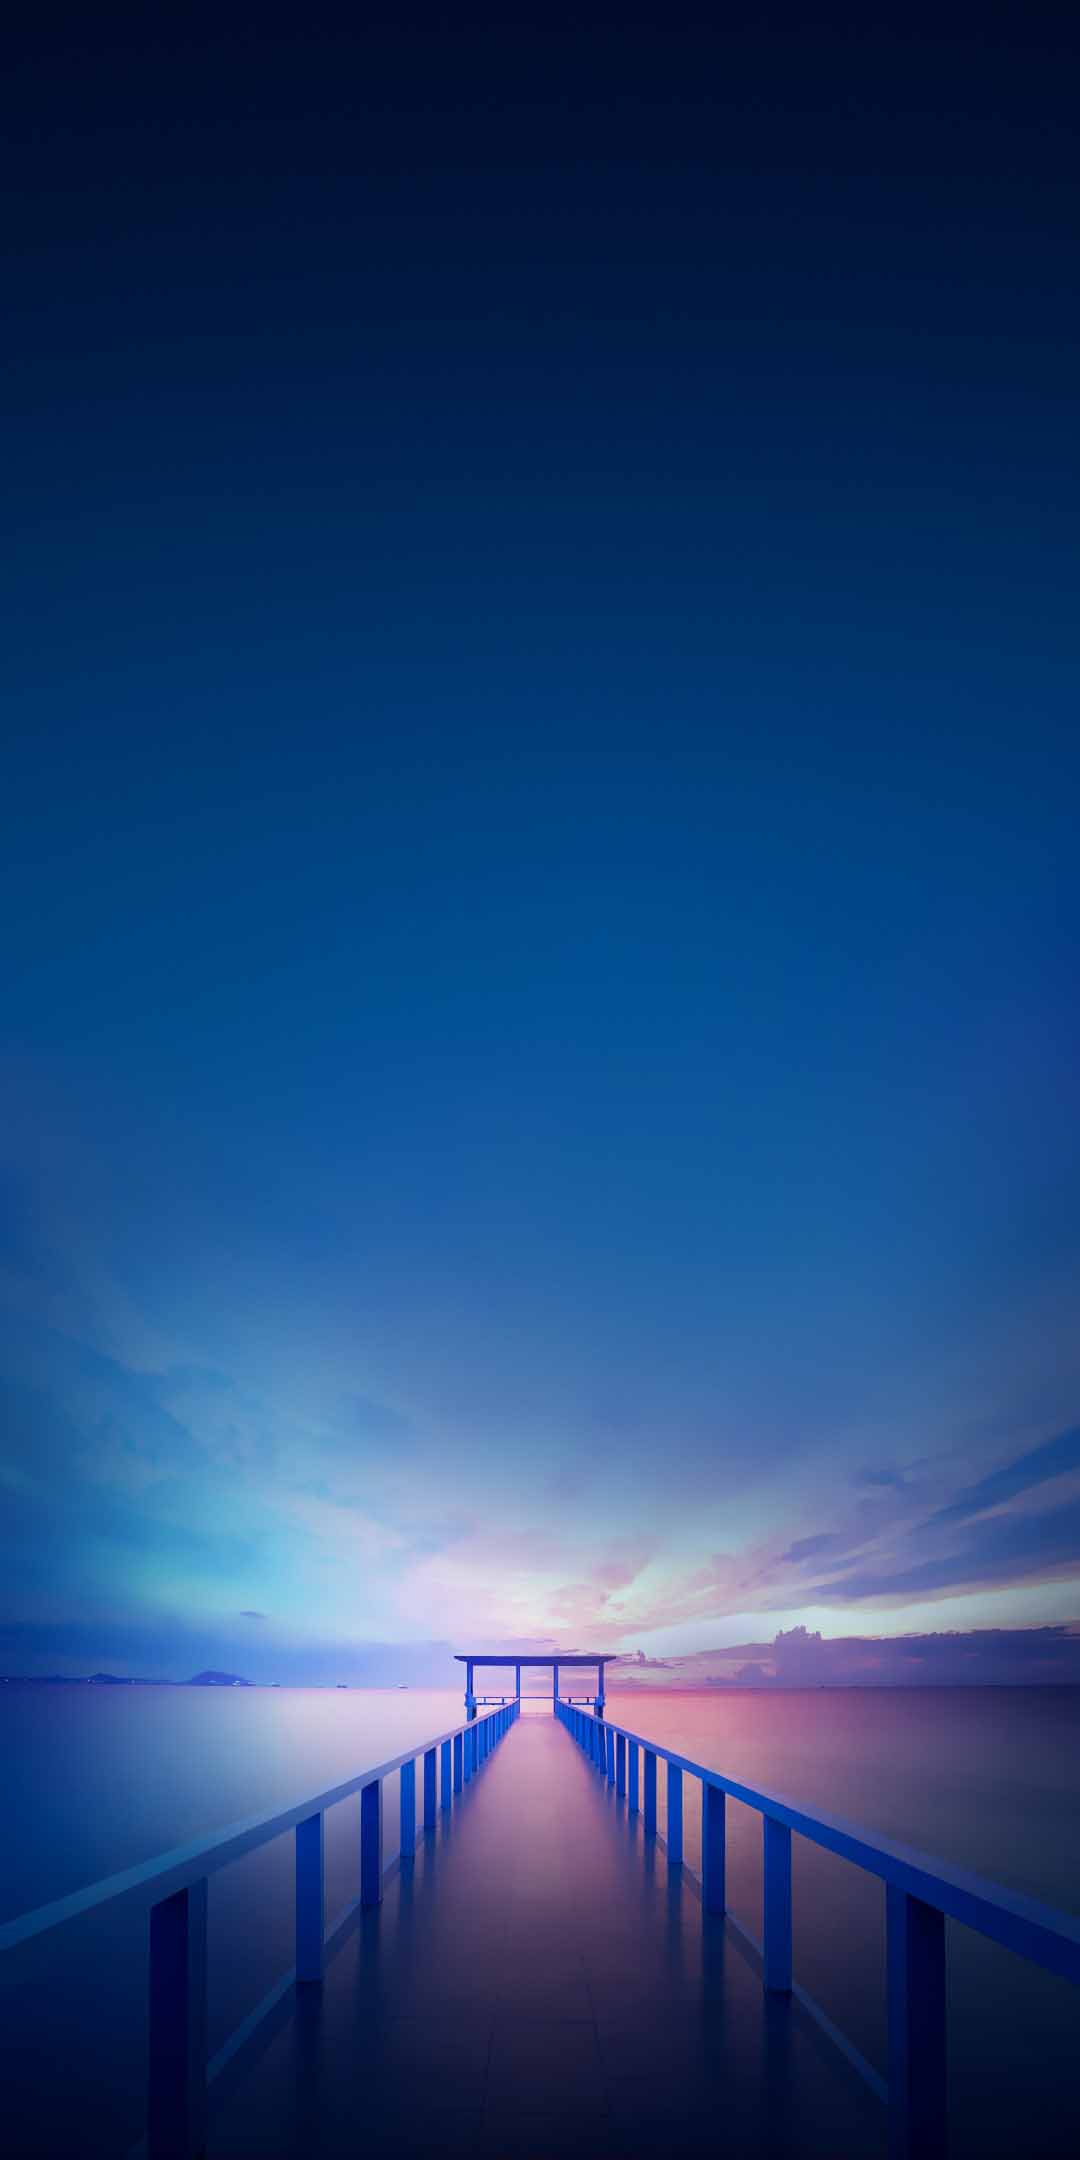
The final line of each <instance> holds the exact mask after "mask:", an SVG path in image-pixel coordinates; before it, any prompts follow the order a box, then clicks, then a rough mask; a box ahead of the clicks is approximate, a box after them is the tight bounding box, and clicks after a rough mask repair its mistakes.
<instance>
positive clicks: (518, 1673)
mask: <svg viewBox="0 0 1080 2160" xmlns="http://www.w3.org/2000/svg"><path fill="white" fill-rule="evenodd" d="M514 1676H515V1680H516V1683H517V1691H516V1700H517V1701H518V1702H520V1701H521V1667H520V1665H515V1667H514Z"/></svg>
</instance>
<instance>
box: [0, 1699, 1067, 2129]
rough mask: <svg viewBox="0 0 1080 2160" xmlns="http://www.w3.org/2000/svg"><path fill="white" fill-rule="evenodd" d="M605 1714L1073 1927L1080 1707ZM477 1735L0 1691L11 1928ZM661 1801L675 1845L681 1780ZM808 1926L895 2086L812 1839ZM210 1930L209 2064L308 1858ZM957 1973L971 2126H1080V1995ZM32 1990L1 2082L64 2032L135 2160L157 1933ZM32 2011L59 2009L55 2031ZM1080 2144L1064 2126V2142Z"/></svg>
mask: <svg viewBox="0 0 1080 2160" xmlns="http://www.w3.org/2000/svg"><path fill="white" fill-rule="evenodd" d="M535 1707H536V1710H537V1711H539V1710H540V1705H539V1704H537V1705H536V1706H535ZM608 1707H609V1715H610V1717H611V1719H612V1721H613V1722H615V1723H619V1724H624V1725H626V1726H628V1727H629V1728H630V1729H631V1730H634V1731H637V1732H639V1733H642V1734H644V1735H647V1736H649V1737H651V1738H654V1739H656V1740H658V1741H660V1742H661V1743H666V1744H667V1745H669V1746H671V1747H673V1748H677V1749H678V1750H679V1751H680V1752H682V1753H684V1754H686V1755H688V1756H690V1757H692V1758H694V1759H696V1760H698V1761H701V1762H703V1763H705V1764H707V1765H708V1766H710V1767H713V1768H716V1769H718V1770H726V1771H728V1772H729V1773H730V1774H731V1775H732V1776H733V1777H736V1778H740V1779H744V1780H745V1781H746V1782H747V1783H748V1784H753V1785H758V1786H761V1787H764V1788H765V1789H766V1790H771V1791H775V1792H778V1793H781V1794H784V1795H786V1796H787V1797H790V1798H791V1799H793V1800H796V1801H799V1802H801V1803H803V1804H805V1805H806V1806H807V1807H809V1808H812V1809H813V1808H817V1809H821V1810H823V1811H825V1812H828V1813H830V1814H834V1815H840V1816H844V1817H846V1818H847V1819H848V1820H850V1821H852V1822H854V1823H856V1824H858V1825H859V1826H860V1827H862V1828H864V1829H866V1830H867V1831H869V1832H870V1833H871V1834H872V1833H874V1832H877V1833H878V1834H880V1835H882V1836H885V1837H889V1838H894V1839H898V1840H900V1841H902V1842H905V1843H908V1844H911V1845H914V1846H917V1847H920V1848H922V1849H923V1850H924V1851H926V1852H927V1853H929V1854H930V1855H931V1856H933V1857H936V1858H939V1859H941V1860H942V1861H943V1862H946V1863H952V1864H955V1865H959V1866H962V1867H965V1868H969V1869H973V1870H975V1871H976V1872H978V1873H980V1874H984V1875H986V1876H988V1877H990V1878H991V1880H993V1881H996V1882H998V1883H1000V1884H1002V1885H1003V1886H1005V1887H1007V1888H1011V1889H1015V1890H1017V1891H1019V1892H1021V1893H1024V1894H1027V1895H1030V1896H1035V1897H1038V1898H1041V1899H1043V1900H1044V1901H1046V1902H1047V1903H1049V1904H1052V1905H1057V1906H1060V1907H1062V1908H1064V1909H1067V1910H1071V1911H1074V1912H1076V1911H1080V1867H1078V1862H1077V1853H1076V1846H1075V1842H1074V1840H1073V1837H1072V1818H1073V1815H1074V1812H1075V1808H1076V1802H1077V1798H1078V1795H1080V1691H1073V1690H1067V1689H1061V1690H1059V1689H971V1690H957V1689H949V1690H921V1689H920V1690H915V1689H912V1690H904V1691H895V1690H893V1691H890V1690H869V1689H867V1690H858V1691H855V1690H851V1691H845V1690H831V1689H829V1690H821V1689H819V1690H813V1691H808V1692H791V1693H781V1692H767V1691H760V1692H750V1691H747V1692H737V1693H736V1692H728V1691H717V1692H716V1693H711V1694H707V1695H705V1694H681V1693H679V1694H676V1693H670V1692H669V1693H661V1692H659V1691H656V1692H654V1691H645V1690H640V1691H639V1690H634V1691H633V1692H629V1691H627V1692H623V1693H621V1694H617V1695H615V1694H613V1695H611V1697H610V1698H609V1705H608ZM461 1715H462V1703H461V1696H460V1693H459V1692H457V1691H456V1690H454V1691H447V1692H445V1693H434V1692H432V1693H421V1692H419V1691H417V1692H412V1691H409V1692H405V1693H399V1692H387V1693H384V1692H382V1691H367V1692H363V1691H359V1690H350V1691H348V1692H338V1691H336V1690H327V1691H312V1690H285V1689H282V1690H269V1689H252V1690H250V1691H249V1690H236V1691H232V1690H230V1691H228V1692H225V1691H222V1692H214V1691H203V1690H195V1689H164V1688H162V1689H158V1688H139V1689H127V1688H116V1689H104V1688H102V1689H90V1688H85V1687H83V1688H79V1687H57V1688H49V1689H45V1688H40V1689H39V1688H17V1687H7V1688H4V1689H2V1690H0V1756H2V1759H3V1762H4V1764H5V1776H4V1780H3V1781H0V1831H2V1836H0V1915H2V1916H3V1917H7V1916H9V1915H10V1914H12V1913H14V1912H17V1911H22V1910H26V1909H27V1908H29V1907H32V1906H34V1905H37V1904H41V1903H43V1902H45V1901H47V1900H49V1899H51V1898H54V1897H58V1896H62V1895H63V1894H64V1893H66V1892H68V1891H70V1890H73V1889H75V1888H77V1887H79V1886H80V1885H82V1884H85V1883H88V1882H93V1881H96V1880H98V1879H99V1878H100V1877H102V1876H104V1875H108V1874H110V1873H113V1872H114V1871H116V1870H118V1869H120V1868H124V1867H128V1866H131V1865H132V1864H134V1863H136V1862H138V1861H140V1860H145V1859H148V1858H151V1857H153V1856H154V1855H155V1854H157V1853H160V1852H163V1851H165V1850H167V1849H168V1848H169V1847H170V1846H173V1845H176V1844H181V1843H184V1842H186V1841H187V1840H189V1839H191V1838H194V1837H197V1836H199V1835H201V1834H208V1833H211V1832H213V1831H215V1830H218V1829H221V1828H224V1827H225V1826H226V1825H228V1824H229V1823H232V1822H235V1821H237V1820H239V1819H242V1818H243V1817H246V1816H250V1815H259V1814H264V1813H270V1812H272V1811H273V1810H274V1809H276V1808H282V1807H285V1806H287V1805H289V1804H291V1803H292V1802H294V1801H298V1800H300V1799H303V1798H305V1797H307V1796H308V1795H309V1794H312V1793H314V1792H317V1791H318V1790H320V1789H322V1788H324V1787H326V1786H329V1785H332V1784H334V1783H335V1782H337V1781H339V1780H343V1779H345V1778H348V1777H351V1776H354V1775H355V1774H356V1773H357V1772H358V1771H360V1770H362V1769H364V1768H365V1767H367V1766H369V1765H371V1764H373V1763H377V1762H379V1761H380V1760H383V1759H385V1758H386V1757H387V1756H389V1755H393V1754H396V1753H398V1752H400V1751H401V1750H403V1749H404V1748H406V1747H408V1746H411V1745H416V1746H419V1745H421V1744H422V1743H423V1742H424V1741H426V1740H428V1739H429V1738H431V1737H432V1735H433V1734H434V1733H436V1732H438V1731H441V1730H444V1729H445V1728H446V1727H447V1726H450V1725H453V1724H456V1723H457V1722H458V1720H459V1719H460V1717H461ZM510 1744H511V1745H512V1744H513V1742H512V1740H511V1743H510ZM567 1745H568V1746H569V1745H570V1742H569V1740H568V1741H567ZM684 1797H685V1815H686V1857H687V1860H688V1862H689V1863H690V1864H691V1866H693V1867H694V1868H697V1867H698V1865H699V1863H700V1820H699V1800H700V1789H699V1787H698V1786H697V1784H696V1782H695V1781H693V1780H691V1779H687V1780H686V1788H685V1796H684ZM659 1798H660V1816H661V1827H663V1821H664V1799H665V1794H664V1780H663V1774H662V1773H661V1778H660V1794H659ZM385 1805H386V1817H385V1822H386V1852H387V1857H388V1858H389V1857H391V1856H392V1855H393V1853H394V1852H395V1851H396V1848H397V1780H396V1779H394V1780H392V1781H390V1783H389V1784H388V1787H387V1792H386V1802H385ZM355 1811H356V1802H355V1800H353V1801H351V1802H348V1803H346V1804H345V1805H343V1806H342V1807H340V1808H338V1809H336V1810H334V1811H333V1812H332V1814H331V1815H330V1816H329V1817H328V1820H327V1905H328V1910H329V1911H330V1912H331V1913H332V1912H334V1911H335V1910H336V1909H337V1908H338V1907H339V1906H340V1905H342V1904H343V1903H345V1902H346V1900H347V1899H348V1898H350V1897H351V1896H352V1895H354V1894H355V1890H356V1887H357V1866H358V1853H357V1821H356V1812H355ZM729 1814H730V1822H729V1853H730V1861H729V1866H730V1877H729V1901H730V1903H731V1904H732V1906H733V1908H734V1910H735V1912H736V1914H737V1915H738V1917H739V1918H740V1919H741V1920H742V1921H743V1922H744V1923H745V1925H746V1926H747V1927H748V1928H749V1929H750V1930H751V1932H753V1933H754V1934H757V1933H759V1932H760V1896H761V1887H760V1882H761V1878H760V1843H761V1829H760V1820H759V1818H758V1817H757V1816H755V1815H753V1814H752V1813H750V1812H749V1811H748V1810H745V1809H743V1808H740V1807H736V1806H734V1805H731V1806H730V1810H729ZM568 1827H569V1826H568ZM794 1917H795V1965H796V1977H797V1979H798V1980H799V1981H800V1982H801V1983H802V1984H803V1985H804V1986H805V1987H806V1988H808V1989H809V1991H810V1992H811V1993H812V1994H813V1995H814V1996H815V1997H816V1998H817V2000H818V2001H820V2002H821V2004H822V2006H823V2007H824V2008H825V2010H826V2011H827V2012H828V2014H829V2016H830V2017H832V2018H833V2019H834V2020H835V2022H836V2023H837V2025H839V2026H840V2027H841V2029H842V2030H843V2031H844V2032H845V2033H846V2034H847V2035H848V2036H849V2037H850V2039H851V2040H852V2041H853V2042H854V2043H855V2045H856V2046H857V2047H858V2048H860V2049H861V2051H862V2052H863V2053H864V2054H865V2055H866V2056H867V2058H868V2059H869V2060H870V2061H872V2062H873V2063H875V2065H877V2066H878V2067H882V2068H883V2067H884V1930H883V1899H882V1893H881V1890H880V1888H879V1886H878V1885H876V1884H875V1883H873V1882H872V1881H869V1880H867V1879H866V1878H865V1877H864V1876H862V1875H861V1873H860V1872H859V1871H858V1870H856V1869H854V1868H851V1867H849V1866H848V1865H846V1864H845V1863H844V1862H842V1861H839V1860H836V1859H834V1858H832V1857H831V1856H830V1855H828V1854H824V1853H821V1852H818V1851H816V1850H815V1849H814V1848H812V1847H810V1846H808V1845H807V1844H805V1843H804V1842H803V1841H801V1840H798V1839H796V1841H795V1851H794ZM210 1930H211V1968H210V1969H211V2002H210V2017H211V2033H210V2045H211V2048H212V2049H213V2048H215V2047H216V2046H218V2045H219V2044H220V2042H221V2041H222V2039H224V2038H225V2037H226V2035H227V2034H228V2033H229V2032H230V2031H231V2030H232V2029H233V2027H234V2026H235V2025H236V2024H237V2022H238V2021H239V2020H240V2019H241V2018H242V2017H243V2016H244V2015H245V2014H246V2013H247V2011H248V2010H249V2009H250V2008H251V2007H252V2006H253V2004H254V2003H255V2002H257V2001H258V2000H259V1998H260V1997H261V1995H262V1994H263V1993H264V1992H265V1990H266V1989H267V1988H268V1987H269V1986H270V1984H271V1983H272V1981H273V1980H275V1979H276V1978H277V1977H278V1975H279V1974H280V1972H281V1971H282V1970H284V1969H286V1968H287V1967H288V1966H289V1964H290V1963H291V1960H292V1850H291V1840H288V1839H284V1840H281V1841H279V1843H278V1844H277V1845H275V1846H273V1847H271V1848H269V1849H267V1850H266V1851H264V1852H260V1853H256V1854H253V1855H251V1856H249V1858H248V1859H246V1860H244V1861H243V1862H241V1863H239V1864H238V1865H236V1866H235V1867H233V1868H230V1869H229V1870H227V1871H225V1872H224V1873H223V1874H222V1875H220V1876H218V1877H217V1878H215V1879H214V1880H213V1882H212V1885H211V1905H210ZM949 1961H950V1963H949V1987H950V2012H951V2024H950V2043H951V2066H952V2078H953V2089H954V2093H955V2095H956V2098H957V2104H958V2112H959V2114H960V2115H963V2114H964V2112H965V2109H967V2107H968V2102H969V2101H970V2099H971V2096H972V2094H973V2093H976V2092H978V2093H979V2094H981V2095H982V2096H983V2098H984V2099H985V2096H986V2094H987V2092H992V2093H993V2094H994V2097H995V2108H996V2110H997V2113H998V2116H999V2120H1000V2124H1001V2126H1002V2129H1001V2135H1002V2142H1003V2149H1004V2144H1005V2126H1007V2125H1012V2124H1014V2123H1015V2127H1010V2128H1009V2135H1010V2136H1017V2137H1021V2130H1022V2124H1023V2118H1022V2116H1021V2115H1020V2114H1019V2112H1018V2109H1019V2100H1018V2095H1019V2094H1020V2093H1021V2092H1026V2093H1028V2094H1030V2091H1031V2089H1032V2086H1031V2080H1032V2078H1033V2077H1034V2078H1035V2079H1036V2080H1037V2081H1039V2082H1040V2083H1041V2087H1042V2090H1043V2092H1044V2095H1046V2094H1047V2093H1048V2092H1049V2091H1050V2090H1051V2088H1053V2089H1054V2090H1055V2093H1056V2098H1055V2105H1058V2104H1060V2105H1061V2106H1063V2107H1064V2106H1065V2104H1066V2102H1067V2101H1068V2102H1069V2104H1073V2103H1072V2102H1071V2095H1069V2094H1068V2093H1066V2092H1065V2091H1064V2087H1062V2088H1061V2089H1058V2088H1057V2086H1056V2081H1055V2080H1054V2078H1053V2066H1054V2064H1055V2063H1056V2062H1060V2064H1061V2065H1062V2074H1063V2077H1064V2072H1065V2070H1066V2069H1067V2068H1069V2067H1071V2058H1072V2053H1073V2052H1074V2050H1075V2038H1076V2032H1077V2023H1078V2020H1077V2010H1078V2004H1077V1997H1076V1992H1075V1991H1074V1990H1071V1989H1067V1988H1066V1987H1065V1986H1064V1984H1063V1983H1059V1982H1053V1981H1048V1980H1046V1979H1045V1978H1043V1977H1042V1976H1039V1975H1035V1974H1032V1973H1031V1972H1030V1971H1029V1970H1028V1969H1027V1968H1026V1967H1024V1966H1022V1965H1021V1964H1020V1963H1019V1962H1018V1961H1017V1960H1015V1959H1012V1958H1009V1957H1008V1956H1007V1955H1006V1954H1005V1953H1004V1952H1001V1951H997V1950H994V1949H993V1948H992V1947H991V1946H988V1945H984V1944H982V1943H980V1942H978V1941H976V1940H975V1939H973V1938H972V1937H970V1936H969V1935H968V1934H967V1933H966V1931H965V1930H962V1929H956V1928H950V1931H949ZM20 1971H21V1976H22V1978H23V1979H24V1980H25V1983H26V1984H25V1985H20V1988H19V1990H18V2002H17V2015H16V2014H11V2015H7V2014H5V2047H6V2053H7V2066H8V2067H9V2068H10V2066H11V2065H12V2064H13V2063H15V2064H16V2065H17V2067H18V2070H19V2082H20V2083H25V2082H26V2081H27V2080H30V2081H31V2082H36V2081H37V2080H39V2079H41V2080H44V2081H48V2079H49V2078H51V2077H52V2076H53V2074H54V2067H53V2066H54V2064H55V2060H56V2023H55V2021H56V2019H57V2018H58V2017H59V2018H60V2019H61V2020H62V2023H63V2025H64V2027H65V2028H66V2031H67V2036H68V2041H69V2044H70V2046H71V2048H72V2049H73V2050H74V2051H75V2052H76V2053H79V2052H81V2053H82V2054H83V2056H84V2057H85V2058H86V2059H87V2060H88V2061H92V2062H93V2064H94V2066H95V2073H96V2075H97V2077H98V2082H99V2085H100V2090H101V2094H102V2100H101V2136H102V2143H101V2149H102V2150H105V2149H108V2147H109V2145H110V2143H111V2144H113V2145H115V2144H117V2143H120V2144H122V2143H123V2141H124V2138H125V2137H126V2136H127V2135H129V2134H130V2131H131V2129H132V2126H133V2125H136V2124H137V2121H138V2114H139V2096H140V2088H141V2079H142V2063H143V2059H144V2058H143V2048H144V2037H145V2036H144V2016H145V2003H144V1995H145V1922H144V1921H143V1920H142V1918H141V1917H140V1916H132V1915H129V1914H125V1915H121V1916H119V1917H116V1918H111V1919H110V1918H104V1919H103V1918H101V1917H96V1918H95V1919H94V1920H93V1921H92V1922H85V1923H78V1924H77V1925H75V1926H72V1927H70V1928H67V1929H65V1931H64V1933H63V1935H62V1936H61V1937H57V1938H54V1939H53V1940H52V1941H51V1942H48V1943H44V1944H42V1945H41V1946H39V1948H38V1949H37V1950H36V1951H35V1952H34V1954H33V1956H32V1957H31V1958H29V1959H28V1960H26V1961H24V1962H23V1963H22V1965H21V1968H20ZM9 2001H10V1997H9ZM38 2006H43V2007H47V2010H48V2017H47V2018H46V2017H44V2016H42V2015H41V2012H40V2010H39V2008H38ZM1048 2078H1049V2084H1048V2082H1047V2081H1048ZM1066 2082H1067V2081H1066ZM978 2112H979V2113H980V2115H984V2114H985V2110H984V2109H983V2108H981V2107H980V2109H979V2111H978ZM1066 2127H1067V2126H1066V2124H1065V2120H1064V2116H1063V2117H1062V2119H1061V2124H1060V2130H1061V2135H1062V2136H1064V2135H1065V2131H1066ZM1040 2134H1042V2135H1043V2137H1044V2143H1043V2144H1042V2145H1040V2146H1038V2147H1036V2146H1035V2145H1034V2144H1033V2143H1032V2132H1031V2126H1030V2124H1029V2125H1028V2133H1027V2143H1028V2149H1030V2150H1035V2149H1038V2150H1040V2151H1045V2152H1048V2153H1049V2152H1053V2151H1056V2150H1058V2149H1060V2150H1065V2149H1066V2146H1065V2144H1064V2143H1062V2144H1061V2145H1060V2147H1059V2146H1058V2145H1057V2144H1056V2143H1055V2142H1054V2140H1055V2139H1056V2137H1057V2135H1058V2133H1057V2131H1056V2130H1055V2131H1054V2132H1053V2133H1051V2132H1050V2131H1049V2130H1047V2129H1046V2126H1045V2123H1044V2125H1043V2130H1042V2132H1041V2133H1040ZM1070 2135H1071V2132H1070ZM1046 2138H1051V2142H1049V2143H1047V2142H1045V2139H1046ZM1021 2142H1023V2139H1022V2138H1021ZM984 2143H985V2137H984ZM90 2149H97V2147H96V2145H95V2146H94V2147H93V2148H91V2147H87V2150H90ZM961 2149H963V2145H962V2142H961ZM971 2149H972V2150H974V2149H975V2142H974V2141H973V2143H972V2146H971Z"/></svg>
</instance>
